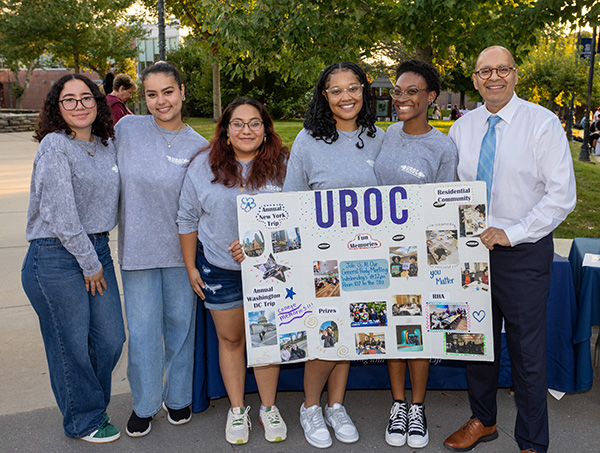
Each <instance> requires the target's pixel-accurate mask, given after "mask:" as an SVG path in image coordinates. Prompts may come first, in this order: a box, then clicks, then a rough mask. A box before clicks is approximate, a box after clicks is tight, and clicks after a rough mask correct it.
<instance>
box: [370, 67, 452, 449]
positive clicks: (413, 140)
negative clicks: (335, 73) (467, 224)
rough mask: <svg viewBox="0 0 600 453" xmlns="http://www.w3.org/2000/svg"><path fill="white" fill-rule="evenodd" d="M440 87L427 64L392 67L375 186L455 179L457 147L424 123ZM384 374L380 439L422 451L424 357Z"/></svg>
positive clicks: (398, 362) (392, 362)
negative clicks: (390, 110)
mask: <svg viewBox="0 0 600 453" xmlns="http://www.w3.org/2000/svg"><path fill="white" fill-rule="evenodd" d="M440 87H441V82H440V76H439V74H438V72H437V70H436V69H435V68H434V67H433V66H432V65H431V64H429V63H427V62H424V61H419V60H409V61H405V62H403V63H401V64H400V65H399V66H398V68H397V69H396V86H395V87H394V88H392V89H391V92H390V94H391V96H392V99H393V102H394V108H395V109H396V112H397V114H398V120H400V121H399V122H398V123H396V124H393V125H391V126H390V127H389V128H388V130H387V131H386V134H385V140H384V141H383V145H382V146H381V152H380V153H379V156H377V159H376V161H375V174H376V175H377V180H378V181H379V184H381V185H404V184H427V183H440V182H450V181H456V179H457V178H456V166H457V164H458V152H457V150H456V146H454V143H452V140H450V139H449V138H448V137H447V136H446V135H445V134H443V133H442V132H440V131H438V130H437V129H435V128H434V127H432V126H430V125H429V123H428V122H427V111H428V109H429V106H430V105H431V104H432V103H433V101H435V99H436V98H437V97H438V95H439V94H440ZM410 261H411V264H410V269H409V271H408V275H409V277H410V276H415V275H417V274H418V266H417V261H418V260H417V259H416V258H415V257H414V256H411V257H410ZM407 367H408V371H409V374H410V383H411V387H412V402H411V403H410V404H408V403H407V402H406V399H405V389H404V387H405V381H406V368H407ZM388 371H389V375H390V384H391V388H392V397H393V399H394V403H393V405H392V408H391V411H390V418H389V422H388V426H387V429H386V432H385V440H386V442H387V443H388V444H389V445H393V446H402V445H404V444H405V443H407V442H408V446H409V447H411V448H423V447H425V446H426V445H427V443H428V442H429V431H428V430H427V419H426V418H425V406H424V402H425V392H426V390H427V377H428V375H429V359H410V360H407V359H389V360H388Z"/></svg>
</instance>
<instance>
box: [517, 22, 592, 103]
mask: <svg viewBox="0 0 600 453" xmlns="http://www.w3.org/2000/svg"><path fill="white" fill-rule="evenodd" d="M576 40H577V38H576V37H575V36H574V35H572V34H571V35H568V34H565V33H564V31H563V33H562V34H561V33H556V32H555V31H553V30H548V31H547V32H546V33H545V35H544V37H543V38H542V41H541V43H540V45H539V46H538V47H537V48H536V49H535V50H534V51H533V52H531V53H530V54H529V56H528V58H527V60H526V61H525V62H523V64H522V65H521V66H520V68H519V84H518V85H517V92H518V94H519V95H520V96H522V97H524V98H526V99H529V100H530V101H532V102H535V103H536V104H541V105H544V106H545V107H546V108H548V109H550V110H556V108H557V107H560V108H562V109H563V110H564V109H565V108H566V106H567V105H568V104H569V101H570V99H571V97H572V96H575V106H577V105H582V104H584V103H585V100H586V97H587V78H588V69H589V60H585V59H581V58H580V56H579V54H580V49H576V48H575V45H574V44H575V42H576ZM594 85H595V86H596V93H597V92H598V89H599V88H600V75H598V73H596V74H595V84H594Z"/></svg>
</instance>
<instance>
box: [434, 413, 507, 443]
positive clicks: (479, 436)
mask: <svg viewBox="0 0 600 453" xmlns="http://www.w3.org/2000/svg"><path fill="white" fill-rule="evenodd" d="M496 437H498V431H496V425H494V426H490V427H489V428H486V427H485V426H483V424H482V423H481V422H480V421H479V419H478V418H472V419H470V420H469V421H468V422H467V423H465V424H464V425H462V426H461V427H460V429H459V430H458V431H456V432H455V433H454V434H452V435H451V436H450V437H448V438H447V439H446V440H445V441H444V446H445V447H446V448H447V449H448V450H452V451H469V450H472V449H473V448H474V447H475V445H477V444H478V443H479V442H489V441H490V440H494V439H495V438H496Z"/></svg>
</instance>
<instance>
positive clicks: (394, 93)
mask: <svg viewBox="0 0 600 453" xmlns="http://www.w3.org/2000/svg"><path fill="white" fill-rule="evenodd" d="M419 91H427V88H409V89H407V90H404V91H402V90H399V89H398V88H391V89H390V96H391V97H392V99H396V100H398V99H400V98H402V95H403V94H406V95H407V96H408V97H409V98H414V97H415V96H416V95H417V94H419Z"/></svg>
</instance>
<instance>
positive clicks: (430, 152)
mask: <svg viewBox="0 0 600 453" xmlns="http://www.w3.org/2000/svg"><path fill="white" fill-rule="evenodd" d="M457 164H458V151H457V150H456V146H455V145H454V142H452V140H450V138H448V137H447V136H446V135H445V134H444V133H442V132H440V131H438V130H437V129H436V128H433V129H431V130H430V131H429V132H427V133H426V134H423V135H408V134H407V133H405V132H404V131H403V130H402V122H400V123H396V124H392V125H391V126H390V127H389V128H388V130H387V131H386V133H385V139H384V140H383V145H382V146H381V152H380V153H379V156H377V159H376V160H375V174H376V175H377V180H378V181H379V184H381V185H385V186H387V185H393V184H427V183H436V182H450V181H456V180H457V176H456V166H457Z"/></svg>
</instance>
